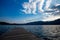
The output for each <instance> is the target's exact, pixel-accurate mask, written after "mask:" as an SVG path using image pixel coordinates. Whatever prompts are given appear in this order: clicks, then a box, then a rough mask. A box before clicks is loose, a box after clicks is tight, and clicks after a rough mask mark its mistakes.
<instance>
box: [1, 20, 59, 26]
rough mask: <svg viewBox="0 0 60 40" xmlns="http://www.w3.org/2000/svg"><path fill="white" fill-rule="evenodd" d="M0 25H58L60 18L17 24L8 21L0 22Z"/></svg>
mask: <svg viewBox="0 0 60 40" xmlns="http://www.w3.org/2000/svg"><path fill="white" fill-rule="evenodd" d="M0 24H1V25H4V24H5V25H10V24H11V25H60V19H58V20H55V21H46V22H44V21H36V22H30V23H25V24H17V23H8V22H0Z"/></svg>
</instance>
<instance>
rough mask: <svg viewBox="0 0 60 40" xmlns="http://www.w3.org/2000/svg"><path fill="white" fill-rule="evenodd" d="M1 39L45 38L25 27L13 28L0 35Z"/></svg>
mask: <svg viewBox="0 0 60 40" xmlns="http://www.w3.org/2000/svg"><path fill="white" fill-rule="evenodd" d="M0 40H43V39H42V38H37V37H36V36H35V35H33V34H32V33H30V32H27V31H26V30H25V29H23V28H15V29H12V30H10V31H8V32H6V33H5V34H3V35H2V36H1V37H0Z"/></svg>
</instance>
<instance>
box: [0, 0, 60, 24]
mask: <svg viewBox="0 0 60 40" xmlns="http://www.w3.org/2000/svg"><path fill="white" fill-rule="evenodd" d="M56 19H60V0H0V21H3V22H9V23H28V22H34V21H54V20H56Z"/></svg>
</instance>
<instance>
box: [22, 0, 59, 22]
mask: <svg viewBox="0 0 60 40" xmlns="http://www.w3.org/2000/svg"><path fill="white" fill-rule="evenodd" d="M51 3H52V0H29V2H24V3H23V5H22V6H23V8H24V9H23V10H22V11H23V12H24V13H25V14H34V15H36V14H38V13H40V14H41V13H42V15H43V16H42V20H41V21H53V20H56V19H60V9H59V8H60V4H54V7H53V8H52V7H51ZM40 16H41V15H40ZM37 21H38V20H37Z"/></svg>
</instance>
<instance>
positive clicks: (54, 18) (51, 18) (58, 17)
mask: <svg viewBox="0 0 60 40" xmlns="http://www.w3.org/2000/svg"><path fill="white" fill-rule="evenodd" d="M56 19H60V16H53V15H52V16H50V17H47V18H44V19H43V20H42V21H54V20H56Z"/></svg>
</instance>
